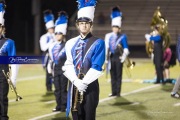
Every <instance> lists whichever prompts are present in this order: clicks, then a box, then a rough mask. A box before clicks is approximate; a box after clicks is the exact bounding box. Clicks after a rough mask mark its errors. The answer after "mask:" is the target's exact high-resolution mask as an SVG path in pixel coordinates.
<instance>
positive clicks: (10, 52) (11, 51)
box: [0, 0, 18, 120]
mask: <svg viewBox="0 0 180 120" xmlns="http://www.w3.org/2000/svg"><path fill="white" fill-rule="evenodd" d="M4 13H5V1H3V0H1V1H0V57H2V56H15V55H16V48H15V43H14V41H13V40H11V39H9V38H5V35H4V32H5V26H4ZM0 59H1V58H0ZM10 66H11V69H10V70H11V71H10V72H11V80H12V83H13V85H14V86H15V85H16V77H17V73H18V66H17V65H16V64H11V65H10ZM2 70H4V71H5V73H7V72H9V65H8V64H0V120H8V119H9V117H8V92H9V84H8V81H7V79H6V77H5V76H4V74H3V72H2Z"/></svg>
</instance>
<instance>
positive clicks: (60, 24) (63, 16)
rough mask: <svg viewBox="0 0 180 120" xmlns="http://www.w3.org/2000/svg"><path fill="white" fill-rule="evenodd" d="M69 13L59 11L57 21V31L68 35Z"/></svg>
mask: <svg viewBox="0 0 180 120" xmlns="http://www.w3.org/2000/svg"><path fill="white" fill-rule="evenodd" d="M67 23H68V15H67V13H66V12H65V11H61V12H60V13H59V17H58V18H57V20H56V22H55V33H62V34H63V35H66V32H67Z"/></svg>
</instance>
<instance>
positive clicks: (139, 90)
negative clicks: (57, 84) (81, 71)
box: [29, 84, 160, 120]
mask: <svg viewBox="0 0 180 120" xmlns="http://www.w3.org/2000/svg"><path fill="white" fill-rule="evenodd" d="M158 86H160V84H157V85H153V86H148V87H145V88H140V89H137V90H134V91H132V92H128V93H124V94H122V95H121V96H126V95H130V94H134V93H138V92H141V91H144V90H148V89H151V88H155V87H158ZM114 98H116V97H108V98H104V99H101V100H100V101H99V103H102V102H105V101H108V100H111V99H114ZM59 113H61V112H57V113H49V114H45V115H42V116H38V117H34V118H30V119H29V120H39V119H41V118H44V117H48V116H52V115H55V114H59Z"/></svg>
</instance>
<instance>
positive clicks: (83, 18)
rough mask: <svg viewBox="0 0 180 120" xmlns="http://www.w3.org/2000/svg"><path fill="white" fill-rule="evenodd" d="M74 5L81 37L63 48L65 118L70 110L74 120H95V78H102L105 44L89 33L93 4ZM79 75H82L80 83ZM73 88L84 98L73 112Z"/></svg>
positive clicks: (97, 96)
mask: <svg viewBox="0 0 180 120" xmlns="http://www.w3.org/2000/svg"><path fill="white" fill-rule="evenodd" d="M77 2H78V3H79V6H78V8H79V10H78V15H77V20H76V25H77V28H78V30H79V33H80V35H79V36H77V37H74V38H72V39H70V40H68V41H67V43H66V45H65V50H66V56H67V60H66V62H65V64H64V67H63V70H64V71H65V72H64V75H65V76H66V77H67V78H68V79H69V80H70V85H69V90H68V101H67V111H66V116H68V115H69V111H70V108H72V109H71V110H72V111H71V113H72V117H73V120H95V119H96V108H97V106H98V102H99V83H98V78H99V77H100V76H101V75H102V66H103V64H104V61H105V42H104V40H102V39H100V38H97V37H94V36H93V35H92V33H91V28H92V24H93V18H94V11H95V5H96V1H94V0H89V1H86V0H83V1H82V0H78V1H77ZM79 74H84V78H83V79H82V80H81V79H80V77H78V75H79ZM75 88H77V89H78V90H79V92H80V93H81V94H80V95H83V100H82V103H78V104H77V111H73V108H74V107H73V106H74V104H76V103H75V102H76V100H75ZM71 91H72V92H71ZM71 102H72V104H71Z"/></svg>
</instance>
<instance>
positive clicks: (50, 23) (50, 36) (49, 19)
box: [39, 10, 55, 91]
mask: <svg viewBox="0 0 180 120" xmlns="http://www.w3.org/2000/svg"><path fill="white" fill-rule="evenodd" d="M44 22H45V23H46V24H45V26H46V30H47V33H46V34H44V35H42V36H41V38H40V41H39V42H40V48H41V51H42V52H43V55H44V56H45V58H44V64H43V67H44V68H45V71H46V89H47V91H52V75H51V74H49V73H48V72H47V64H48V62H49V54H48V49H49V46H50V45H51V44H52V43H53V42H54V41H55V36H54V15H53V14H52V12H51V10H46V11H44Z"/></svg>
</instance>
